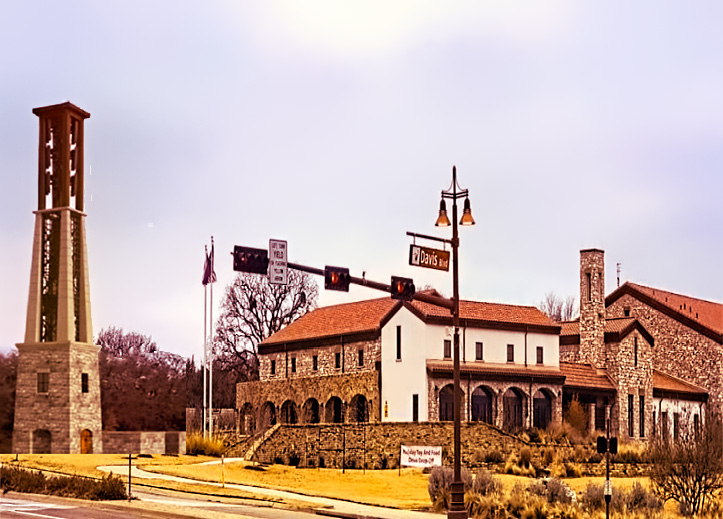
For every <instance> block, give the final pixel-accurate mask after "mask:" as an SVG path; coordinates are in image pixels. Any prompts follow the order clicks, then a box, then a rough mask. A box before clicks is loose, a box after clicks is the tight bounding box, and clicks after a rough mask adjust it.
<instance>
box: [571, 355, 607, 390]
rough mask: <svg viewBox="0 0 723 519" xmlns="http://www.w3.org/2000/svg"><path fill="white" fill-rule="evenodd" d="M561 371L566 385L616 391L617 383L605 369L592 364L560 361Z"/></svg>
mask: <svg viewBox="0 0 723 519" xmlns="http://www.w3.org/2000/svg"><path fill="white" fill-rule="evenodd" d="M560 371H561V372H562V373H563V375H565V387H566V388H571V389H584V390H595V391H607V392H614V391H615V385H614V384H613V383H612V381H611V380H610V377H608V375H607V372H606V371H605V370H604V369H598V368H596V367H595V366H593V365H591V364H577V363H574V362H560Z"/></svg>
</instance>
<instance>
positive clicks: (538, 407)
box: [429, 379, 562, 431]
mask: <svg viewBox="0 0 723 519" xmlns="http://www.w3.org/2000/svg"><path fill="white" fill-rule="evenodd" d="M453 387H454V386H453V383H452V381H451V380H445V379H440V380H430V395H429V398H430V416H429V419H430V420H436V419H438V420H440V421H452V420H453V419H454V389H453ZM460 389H461V391H462V395H461V396H462V402H463V406H462V407H463V411H462V420H463V421H471V422H485V423H488V424H491V425H495V426H497V427H500V428H502V429H504V430H507V431H515V430H518V429H523V428H528V427H535V428H539V429H544V428H546V427H547V426H548V425H549V424H550V423H551V422H554V421H560V420H561V419H562V385H561V384H539V383H535V384H530V383H529V382H528V383H526V384H523V383H520V382H517V383H515V382H499V381H498V382H490V381H479V380H477V381H475V380H465V381H463V382H462V383H461V386H460Z"/></svg>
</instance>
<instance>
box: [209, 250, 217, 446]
mask: <svg viewBox="0 0 723 519" xmlns="http://www.w3.org/2000/svg"><path fill="white" fill-rule="evenodd" d="M213 262H214V253H213V236H211V279H210V282H211V283H210V284H211V306H210V307H209V312H208V313H209V320H208V321H209V322H208V324H209V327H210V328H211V339H210V341H209V342H210V344H209V347H210V355H209V357H211V361H210V363H209V366H208V377H209V382H208V408H209V411H208V412H209V430H210V437H211V438H213V357H214V351H213V284H214V282H215V281H216V271H215V269H214V265H213Z"/></svg>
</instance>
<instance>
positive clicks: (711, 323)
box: [621, 282, 723, 333]
mask: <svg viewBox="0 0 723 519" xmlns="http://www.w3.org/2000/svg"><path fill="white" fill-rule="evenodd" d="M625 285H628V286H629V287H631V288H633V289H636V290H638V291H640V292H642V293H644V294H646V295H648V296H649V297H651V298H653V299H655V300H657V301H658V302H659V303H661V304H663V305H665V306H667V307H669V308H672V309H673V310H675V311H677V312H679V313H681V314H683V315H685V316H686V317H688V318H690V319H694V320H696V321H698V322H700V323H701V324H703V325H704V326H707V327H708V328H710V329H712V330H715V331H717V332H719V333H723V304H720V303H714V302H712V301H705V300H703V299H696V298H694V297H690V296H684V295H680V294H675V293H673V292H668V291H666V290H660V289H657V288H651V287H646V286H643V285H638V284H636V283H630V282H627V283H625ZM625 285H623V287H624V286H625ZM623 287H621V288H623Z"/></svg>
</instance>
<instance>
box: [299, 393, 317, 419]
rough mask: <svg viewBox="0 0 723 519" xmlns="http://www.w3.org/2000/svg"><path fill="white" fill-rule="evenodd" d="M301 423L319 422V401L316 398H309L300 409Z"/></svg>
mask: <svg viewBox="0 0 723 519" xmlns="http://www.w3.org/2000/svg"><path fill="white" fill-rule="evenodd" d="M301 421H302V423H319V422H320V421H321V420H320V417H319V401H318V400H317V399H316V398H309V399H308V400H307V401H306V402H304V405H303V406H302V409H301Z"/></svg>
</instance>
